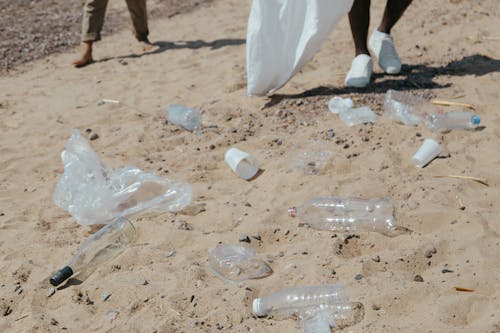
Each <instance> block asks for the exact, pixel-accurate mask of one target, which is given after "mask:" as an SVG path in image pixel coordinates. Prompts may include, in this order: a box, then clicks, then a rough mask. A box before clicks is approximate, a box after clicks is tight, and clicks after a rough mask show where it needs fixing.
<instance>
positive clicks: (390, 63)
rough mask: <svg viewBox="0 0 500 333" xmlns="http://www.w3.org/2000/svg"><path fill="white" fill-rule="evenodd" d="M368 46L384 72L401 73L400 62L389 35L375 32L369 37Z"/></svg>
mask: <svg viewBox="0 0 500 333" xmlns="http://www.w3.org/2000/svg"><path fill="white" fill-rule="evenodd" d="M368 45H369V46H370V49H371V50H372V52H373V53H374V54H375V56H376V57H377V60H378V64H379V66H380V67H381V68H382V69H383V70H384V72H386V73H387V74H398V73H399V72H400V71H401V60H399V56H398V53H397V52H396V48H395V47H394V41H393V40H392V37H391V35H389V34H386V33H384V32H380V31H378V30H375V31H374V32H373V33H372V35H371V36H370V40H369V42H368Z"/></svg>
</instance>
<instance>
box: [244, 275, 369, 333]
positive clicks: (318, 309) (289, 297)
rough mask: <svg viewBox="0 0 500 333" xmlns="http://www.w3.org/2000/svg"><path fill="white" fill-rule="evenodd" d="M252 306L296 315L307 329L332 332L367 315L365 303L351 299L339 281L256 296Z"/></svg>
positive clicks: (259, 312)
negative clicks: (336, 283) (365, 313)
mask: <svg viewBox="0 0 500 333" xmlns="http://www.w3.org/2000/svg"><path fill="white" fill-rule="evenodd" d="M252 309H253V312H254V313H255V315H257V316H265V315H277V316H282V317H283V316H284V317H286V316H292V315H293V316H297V317H298V318H299V319H300V321H301V326H302V329H303V330H304V332H305V333H329V332H330V330H331V328H333V329H342V328H344V327H347V326H351V325H354V324H356V323H358V322H359V321H361V320H362V319H363V317H364V307H363V304H361V303H359V302H350V301H349V299H348V297H347V296H346V295H345V293H344V292H343V290H342V287H341V286H339V285H326V286H304V287H294V288H287V289H283V290H280V291H278V292H275V293H273V294H271V295H270V296H268V297H263V298H256V299H254V300H253V303H252Z"/></svg>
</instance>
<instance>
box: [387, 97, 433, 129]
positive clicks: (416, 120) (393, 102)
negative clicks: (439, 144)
mask: <svg viewBox="0 0 500 333" xmlns="http://www.w3.org/2000/svg"><path fill="white" fill-rule="evenodd" d="M425 109H428V111H432V110H433V106H432V105H430V104H429V103H427V101H426V100H425V99H424V98H422V97H418V96H414V95H411V94H408V93H405V92H401V91H396V90H392V89H389V90H387V92H386V94H385V97H384V115H385V116H387V117H388V118H390V119H393V120H395V121H397V122H400V123H403V124H405V125H414V126H416V125H419V124H420V123H421V122H422V121H423V119H424V116H425V114H426V110H425Z"/></svg>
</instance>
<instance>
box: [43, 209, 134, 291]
mask: <svg viewBox="0 0 500 333" xmlns="http://www.w3.org/2000/svg"><path fill="white" fill-rule="evenodd" d="M135 237H136V232H135V228H134V225H133V224H132V223H131V222H130V221H129V220H127V219H126V218H123V217H120V218H118V219H116V220H115V221H113V222H112V223H110V224H108V225H106V226H104V227H103V228H101V229H100V230H99V231H98V232H96V233H95V234H93V235H92V236H90V237H88V238H87V239H86V240H85V241H84V242H83V243H82V244H81V245H80V247H79V248H78V250H77V252H76V254H75V255H74V256H73V258H72V259H71V261H70V262H69V263H68V265H67V266H65V267H64V268H62V269H61V270H59V271H58V272H57V273H56V274H54V276H53V277H52V278H51V279H50V283H51V284H52V285H53V286H57V285H59V284H61V283H62V282H64V281H65V280H66V279H68V278H69V277H71V276H72V275H73V274H78V275H79V276H81V277H83V278H84V277H86V276H88V275H90V274H91V273H92V272H93V271H94V270H95V269H96V268H97V266H99V265H100V264H102V263H104V262H106V261H108V260H111V259H112V258H114V257H116V256H118V255H119V254H120V253H122V252H123V250H125V248H127V246H128V245H130V244H131V243H132V242H133V241H134V240H135Z"/></svg>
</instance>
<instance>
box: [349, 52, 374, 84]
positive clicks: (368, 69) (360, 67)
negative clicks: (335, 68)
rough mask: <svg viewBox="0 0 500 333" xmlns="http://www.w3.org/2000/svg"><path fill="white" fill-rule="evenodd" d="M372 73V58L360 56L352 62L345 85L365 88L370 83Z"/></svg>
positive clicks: (364, 55)
mask: <svg viewBox="0 0 500 333" xmlns="http://www.w3.org/2000/svg"><path fill="white" fill-rule="evenodd" d="M372 72H373V61H372V58H371V57H370V56H369V55H367V54H360V55H358V56H357V57H356V58H354V59H353V60H352V64H351V69H350V70H349V72H348V73H347V76H346V78H345V82H344V84H345V85H346V86H347V87H356V88H364V87H366V86H367V85H368V84H369V83H370V79H371V77H372Z"/></svg>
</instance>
